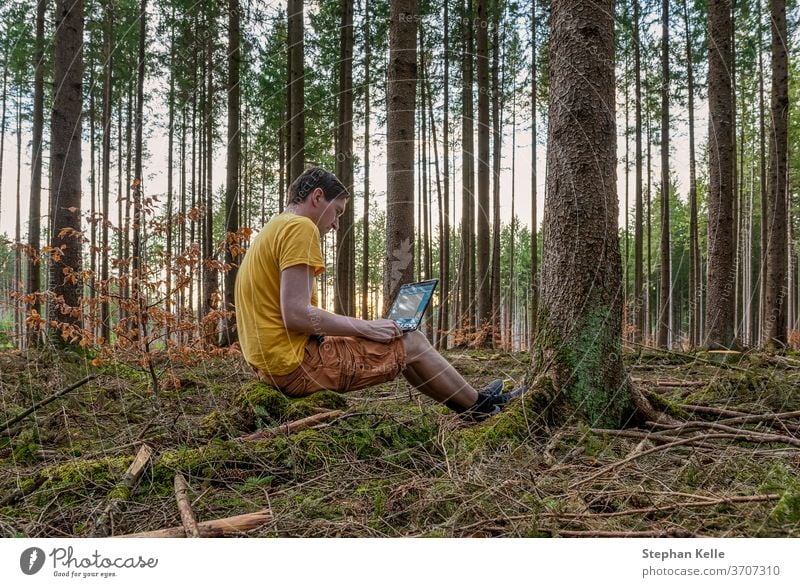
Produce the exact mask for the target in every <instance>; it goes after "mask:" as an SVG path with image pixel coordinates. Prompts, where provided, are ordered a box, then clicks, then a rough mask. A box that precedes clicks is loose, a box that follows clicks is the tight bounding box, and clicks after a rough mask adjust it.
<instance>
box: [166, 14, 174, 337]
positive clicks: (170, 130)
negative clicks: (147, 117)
mask: <svg viewBox="0 0 800 587" xmlns="http://www.w3.org/2000/svg"><path fill="white" fill-rule="evenodd" d="M172 19H173V21H174V19H175V8H174V7H173V8H172ZM168 95H169V98H168V99H169V122H168V123H167V209H166V213H165V216H166V219H167V225H166V227H165V229H166V233H167V234H166V239H167V243H166V255H165V259H164V281H165V289H166V292H165V296H164V310H165V311H166V313H167V320H169V318H170V316H171V314H172V277H173V276H172V249H173V241H172V237H173V230H172V227H173V224H174V217H173V213H172V211H173V200H174V195H173V189H172V172H173V149H174V148H175V25H174V24H172V25H171V26H170V36H169V94H168ZM170 332H171V325H170V323H169V321H168V322H167V324H166V328H165V336H166V339H167V340H170V338H171V334H170Z"/></svg>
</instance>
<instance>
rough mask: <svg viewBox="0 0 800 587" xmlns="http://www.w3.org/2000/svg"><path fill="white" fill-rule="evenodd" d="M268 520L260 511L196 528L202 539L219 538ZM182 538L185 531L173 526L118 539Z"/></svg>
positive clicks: (263, 512)
mask: <svg viewBox="0 0 800 587" xmlns="http://www.w3.org/2000/svg"><path fill="white" fill-rule="evenodd" d="M270 519H271V517H270V515H269V512H267V510H261V511H258V512H253V513H250V514H242V515H239V516H233V517H230V518H221V519H219V520H208V521H206V522H200V523H198V524H197V528H198V531H199V532H200V536H202V537H203V538H220V537H223V536H231V535H233V534H240V533H242V532H246V531H248V530H252V529H253V528H258V527H259V526H263V525H264V524H266V523H267V522H269V521H270ZM184 536H186V530H185V528H184V527H183V526H173V527H171V528H163V529H161V530H152V531H150V532H138V533H136V534H123V535H121V536H120V538H183V537H184Z"/></svg>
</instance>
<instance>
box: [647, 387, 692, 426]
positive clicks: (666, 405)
mask: <svg viewBox="0 0 800 587" xmlns="http://www.w3.org/2000/svg"><path fill="white" fill-rule="evenodd" d="M644 393H645V397H647V399H648V401H649V402H650V404H651V405H652V406H653V407H654V408H655V409H656V410H658V411H660V412H664V413H666V414H669V415H670V416H672V417H674V418H679V419H681V420H687V419H689V414H688V413H687V412H686V410H683V409H682V408H680V407H679V406H678V404H677V403H676V402H674V401H671V400H669V399H667V398H666V397H664V396H663V395H661V394H658V393H656V392H654V391H648V390H645V392H644Z"/></svg>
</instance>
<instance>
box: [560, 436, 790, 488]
mask: <svg viewBox="0 0 800 587" xmlns="http://www.w3.org/2000/svg"><path fill="white" fill-rule="evenodd" d="M598 432H603V430H598ZM743 436H746V435H743V434H728V433H719V434H698V435H696V436H691V437H689V438H682V439H680V440H676V441H675V442H670V443H667V444H662V445H659V446H655V447H653V448H651V449H648V450H646V451H644V452H640V453H636V454H635V455H631V456H629V457H628V458H625V459H622V460H621V461H617V462H616V463H612V464H610V465H608V466H606V467H603V468H602V469H600V470H599V471H597V472H596V473H594V474H593V475H590V476H589V477H587V478H586V479H579V480H578V481H575V482H574V483H572V484H571V485H570V486H569V488H570V489H575V488H577V487H580V486H581V485H583V484H584V483H588V482H589V481H594V480H595V479H597V478H598V477H601V476H602V475H605V474H606V473H610V472H611V471H613V470H614V469H618V468H620V467H622V466H624V465H626V464H628V463H629V462H631V461H634V460H636V459H638V458H639V457H643V456H645V455H649V454H652V453H654V452H658V451H661V450H667V449H670V448H674V447H676V446H681V445H684V444H691V443H693V442H697V441H698V440H712V439H720V440H721V439H739V440H741V439H742V438H743ZM745 440H751V439H749V438H745ZM752 441H753V442H759V441H758V440H752ZM769 442H775V441H769ZM781 442H782V441H781Z"/></svg>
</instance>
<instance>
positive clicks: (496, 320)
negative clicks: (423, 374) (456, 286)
mask: <svg viewBox="0 0 800 587" xmlns="http://www.w3.org/2000/svg"><path fill="white" fill-rule="evenodd" d="M493 12H494V14H493V17H492V280H491V294H492V295H491V313H490V319H489V325H490V331H489V334H490V336H487V341H486V342H487V344H491V345H492V346H495V345H497V344H498V343H502V329H501V328H500V324H501V323H500V153H501V144H502V140H501V136H502V135H501V128H502V124H501V123H502V121H501V119H500V111H501V107H500V96H501V94H502V92H503V86H502V85H501V84H500V13H501V6H500V2H499V1H498V0H495V1H494V3H493ZM503 66H504V67H505V55H504V56H503ZM503 82H505V71H504V74H503ZM512 177H513V176H512ZM512 181H513V180H512ZM512 191H513V188H512ZM512 222H513V213H512Z"/></svg>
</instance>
